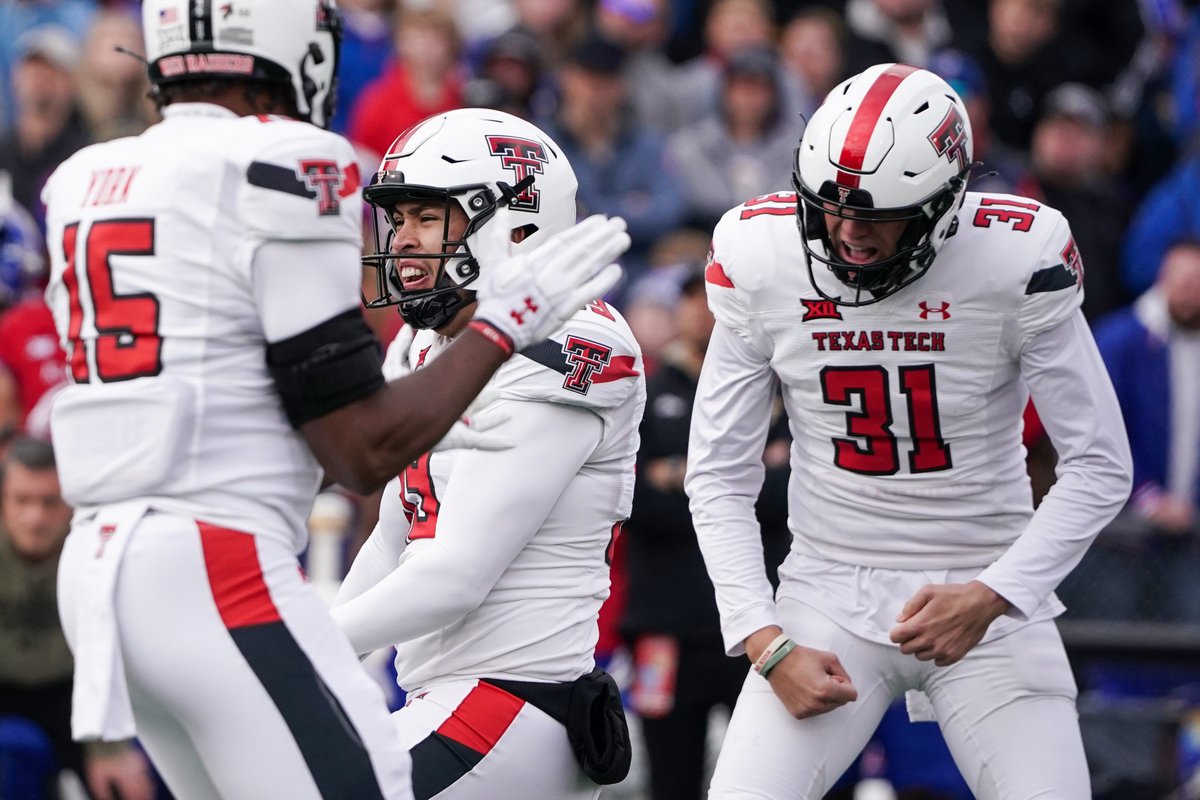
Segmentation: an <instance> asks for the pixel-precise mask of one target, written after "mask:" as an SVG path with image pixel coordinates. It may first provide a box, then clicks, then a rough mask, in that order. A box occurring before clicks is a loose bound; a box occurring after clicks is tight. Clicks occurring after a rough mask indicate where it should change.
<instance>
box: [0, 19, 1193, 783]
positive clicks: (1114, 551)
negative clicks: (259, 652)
mask: <svg viewBox="0 0 1200 800" xmlns="http://www.w3.org/2000/svg"><path fill="white" fill-rule="evenodd" d="M240 2H252V0H229V1H228V2H223V1H222V0H215V2H214V3H213V5H214V7H215V9H216V12H215V13H224V14H230V13H234V11H235V10H236V6H237V5H238V4H239V3H240ZM1198 5H1200V4H1197V3H1196V2H1194V0H1191V1H1190V2H1189V1H1186V0H1103V2H1098V1H1097V0H987V1H986V2H984V0H841V1H839V0H811V1H810V2H803V0H773V1H772V0H340V2H339V6H340V9H341V12H342V15H343V24H344V29H343V36H344V38H343V44H342V52H341V61H340V90H339V104H338V111H337V114H336V116H335V117H334V119H333V123H332V127H333V128H334V130H336V131H338V132H339V133H342V134H344V135H346V136H347V137H348V138H349V139H350V140H351V141H352V142H353V143H354V144H355V146H356V147H357V148H358V150H359V153H360V156H361V164H362V169H363V170H364V173H365V174H370V173H372V172H374V171H375V169H376V166H377V165H378V163H379V160H380V158H381V156H382V155H383V154H384V153H386V151H387V149H388V146H389V144H390V143H391V142H392V140H393V139H394V138H395V137H396V136H397V135H398V134H399V133H400V132H401V131H403V130H404V129H406V128H407V127H409V126H410V125H411V124H413V123H415V122H417V121H418V120H420V119H422V118H423V117H425V116H427V115H429V114H433V113H437V112H441V111H445V110H449V109H453V108H459V107H465V106H485V107H492V108H498V109H503V110H505V111H508V112H510V113H513V114H516V115H518V116H521V117H524V118H526V119H529V120H531V121H532V122H534V123H535V124H537V125H539V126H540V127H541V128H542V129H543V130H545V131H547V132H548V133H549V134H550V135H551V136H552V137H553V138H554V139H555V140H556V141H557V142H558V143H559V144H560V146H561V147H562V148H563V149H564V150H565V151H566V153H567V155H568V157H569V159H570V161H571V163H572V164H573V165H574V168H575V171H576V173H577V175H578V178H579V195H578V197H579V204H580V208H579V212H580V214H581V215H584V214H588V213H593V212H601V213H605V214H609V215H620V216H622V217H624V218H625V219H626V220H627V221H628V223H629V231H630V234H631V236H632V238H633V248H632V249H631V250H630V252H629V254H628V255H627V257H626V259H625V262H624V266H625V267H626V272H627V277H626V279H625V281H624V282H623V283H622V285H621V286H619V287H618V289H617V290H616V291H615V292H614V295H613V296H612V297H610V298H609V300H610V301H611V302H612V303H613V304H614V305H616V306H617V307H618V308H620V309H621V310H622V311H623V312H624V314H625V315H626V317H627V318H628V319H629V321H630V323H631V325H632V326H633V329H634V331H635V334H636V335H637V337H638V339H639V341H640V343H641V345H642V347H643V349H644V351H645V356H646V363H647V368H648V371H649V372H650V378H651V379H650V389H649V392H650V397H649V403H648V405H647V412H646V421H645V423H644V425H643V430H642V435H643V452H642V455H641V457H640V459H639V482H638V495H637V499H636V500H635V510H634V517H633V519H632V520H631V521H630V524H629V527H628V531H627V536H626V537H625V542H624V546H623V547H622V548H621V549H620V550H619V557H618V560H617V563H616V564H615V565H614V575H613V579H614V592H613V598H612V600H611V601H610V603H609V604H608V606H606V609H605V612H604V615H603V618H602V637H601V646H600V657H602V658H609V657H614V654H622V655H623V657H625V658H627V659H628V660H629V663H630V665H631V674H632V675H633V676H634V677H633V678H631V680H630V692H629V703H630V706H631V708H632V709H633V710H634V711H636V712H637V713H638V715H639V717H640V718H641V720H642V724H641V729H642V731H643V736H644V739H645V744H646V748H647V752H648V753H649V759H650V764H651V768H650V769H649V773H648V776H644V782H645V785H646V791H647V792H649V793H650V794H651V796H653V797H654V798H655V799H656V800H663V799H664V798H677V797H678V798H694V797H699V796H700V792H701V782H702V776H703V773H704V758H705V740H706V735H707V734H706V728H707V720H708V718H709V713H710V710H711V709H712V708H713V707H716V706H720V705H728V704H730V703H732V700H733V698H734V697H736V694H737V688H738V685H739V684H740V681H741V677H742V676H743V675H744V674H745V669H746V665H745V664H744V663H741V662H740V661H735V660H733V659H725V658H724V655H723V653H722V651H721V643H720V635H719V630H718V625H717V613H716V607H715V604H714V602H713V599H712V588H711V584H709V583H708V578H707V575H706V573H705V570H704V567H703V563H702V560H701V558H700V553H699V549H698V547H697V545H696V542H695V536H694V532H693V531H692V529H691V522H690V517H689V515H688V511H687V499H686V496H685V495H684V494H683V490H682V478H683V463H684V457H685V455H686V445H687V424H688V420H689V418H690V409H691V399H692V396H693V393H694V389H695V380H696V377H697V375H698V371H699V367H700V364H701V362H702V360H703V356H704V348H705V346H706V343H707V338H708V332H709V331H710V330H711V326H712V321H711V316H709V314H708V311H707V308H706V306H705V302H704V292H703V280H702V278H701V277H700V276H701V274H702V270H703V265H704V261H705V258H706V254H707V250H708V242H709V235H710V232H711V229H712V226H713V225H714V224H715V222H716V221H717V220H718V219H719V218H720V216H721V215H722V214H723V213H724V212H725V211H726V210H727V209H729V208H731V207H732V206H734V205H737V204H739V203H741V202H743V201H745V200H747V199H749V198H752V197H755V196H758V195H762V194H765V193H769V192H776V191H786V190H790V189H791V177H790V172H791V159H792V153H793V149H794V148H795V146H796V143H797V141H798V139H799V136H800V133H801V131H802V130H803V124H804V119H805V117H806V116H807V115H810V114H811V113H812V111H813V110H814V109H815V108H816V106H817V105H818V104H819V103H820V102H821V100H822V98H823V97H824V96H825V94H826V93H827V92H828V91H829V90H830V89H832V88H833V87H834V86H836V85H837V84H838V83H839V82H840V81H841V80H842V79H844V78H846V77H849V76H850V75H853V74H855V73H857V72H859V71H861V70H862V69H864V68H865V67H867V66H869V65H871V64H874V63H879V62H886V61H902V62H906V63H909V64H914V65H918V66H923V67H926V68H928V69H930V70H932V71H934V72H936V73H938V74H940V75H941V76H942V77H944V78H945V79H946V80H947V81H948V82H949V83H950V84H951V85H952V86H953V87H954V88H955V90H956V91H957V92H958V93H959V94H960V95H961V96H962V98H963V100H964V101H965V103H966V106H967V108H968V109H969V113H970V121H971V125H972V128H973V132H974V142H975V158H976V160H977V161H979V162H982V164H981V165H980V166H978V167H977V169H976V170H975V171H974V175H973V179H972V185H971V188H972V189H973V190H976V191H982V192H989V193H1013V194H1019V195H1023V196H1026V197H1029V198H1032V199H1033V200H1034V201H1035V202H1044V203H1047V204H1049V205H1051V206H1053V207H1056V208H1058V209H1060V210H1062V211H1063V212H1064V213H1065V214H1066V216H1067V218H1068V220H1069V221H1070V223H1071V227H1072V230H1073V232H1074V235H1075V240H1076V243H1077V245H1078V248H1079V251H1080V253H1081V255H1082V259H1083V262H1084V265H1085V267H1086V270H1085V279H1084V286H1085V290H1086V299H1085V301H1084V305H1083V310H1084V314H1085V316H1086V317H1087V319H1088V321H1089V322H1090V323H1091V324H1092V326H1093V331H1094V333H1095V335H1096V337H1097V341H1098V342H1099V344H1100V347H1101V351H1102V354H1103V355H1104V358H1105V361H1106V363H1107V364H1108V366H1109V368H1110V371H1111V372H1112V377H1113V380H1114V383H1115V385H1116V387H1117V390H1118V394H1119V396H1120V400H1121V405H1122V410H1123V412H1124V415H1125V424H1126V427H1127V430H1128V432H1129V435H1130V439H1131V443H1132V446H1133V453H1134V464H1135V489H1134V496H1133V499H1132V500H1131V502H1130V504H1129V506H1128V508H1127V509H1126V512H1125V513H1123V514H1122V515H1121V517H1120V518H1119V519H1118V520H1117V522H1116V523H1114V524H1113V526H1112V527H1111V529H1110V530H1106V531H1105V532H1104V534H1102V535H1101V537H1100V539H1099V540H1098V541H1097V543H1096V544H1095V546H1094V547H1093V548H1092V550H1091V551H1090V553H1089V555H1088V556H1087V558H1086V559H1085V561H1084V563H1083V564H1082V565H1081V566H1080V568H1079V569H1078V570H1077V571H1076V572H1075V573H1074V574H1073V575H1072V576H1071V578H1070V579H1068V581H1067V583H1065V584H1064V586H1063V587H1062V592H1061V595H1062V596H1063V599H1064V600H1065V602H1066V603H1067V605H1068V606H1069V608H1070V611H1069V612H1068V618H1071V617H1074V618H1076V619H1104V620H1133V621H1157V622H1170V623H1176V624H1187V625H1200V581H1197V580H1196V575H1200V512H1198V511H1197V504H1198V502H1200V7H1197V6H1198ZM142 51H143V44H142V34H141V24H140V8H139V6H138V4H137V3H136V2H121V1H119V0H112V1H111V2H101V0H0V225H2V228H0V236H2V243H3V256H2V258H0V442H8V441H9V440H11V439H13V437H16V436H18V435H28V436H31V437H34V438H42V439H46V438H48V436H49V426H48V414H47V409H48V406H49V402H50V398H52V396H53V393H54V390H55V388H56V387H58V386H60V385H61V384H62V383H63V382H64V381H65V380H66V374H65V370H64V366H63V361H62V353H61V351H60V350H59V348H58V344H57V337H56V335H55V333H54V326H53V322H52V320H51V318H50V313H49V310H48V309H47V308H46V306H45V305H44V303H43V301H42V299H41V289H42V287H43V285H44V281H45V277H46V276H45V264H46V263H47V262H46V258H45V246H46V244H45V243H44V241H43V236H42V230H43V228H42V224H43V221H42V214H43V209H42V206H41V202H40V199H39V194H40V191H41V187H42V184H43V182H44V181H45V179H46V177H47V176H48V175H49V174H50V172H51V171H52V170H53V169H54V168H55V167H56V166H57V164H58V163H59V162H61V161H62V160H63V159H64V158H66V157H67V156H69V155H70V154H72V153H73V152H74V151H76V150H77V149H79V148H80V147H82V146H84V145H86V144H88V143H91V142H97V141H103V140H107V139H111V138H114V137H120V136H128V135H134V134H137V133H138V132H140V131H141V130H143V129H145V128H146V127H147V126H149V125H151V124H153V123H154V122H155V121H156V120H157V118H158V117H157V114H156V112H155V110H154V105H153V103H152V102H151V101H150V100H149V99H148V98H147V92H148V89H149V84H148V82H147V80H146V71H145V67H144V64H143V63H142V62H141V61H140V57H141V53H142ZM50 245H51V246H54V243H50ZM797 257H798V258H799V257H800V255H799V250H798V251H797ZM796 266H797V268H798V269H801V268H803V265H802V264H801V263H799V262H798V263H797V265H796ZM935 268H936V267H935ZM369 321H370V323H371V325H372V327H373V328H374V330H375V331H376V332H377V334H378V336H379V337H380V340H381V341H382V342H385V343H386V342H387V341H389V340H390V338H391V336H392V335H393V334H394V332H395V331H396V330H397V328H398V327H399V325H400V319H399V317H398V315H396V314H394V313H391V312H390V311H389V310H382V311H373V312H370V319H369ZM1112 422H1113V424H1114V425H1115V424H1120V421H1118V420H1113V421H1112ZM1023 436H1024V439H1025V442H1026V445H1027V447H1028V448H1029V453H1030V473H1031V476H1032V478H1033V484H1034V490H1035V497H1040V496H1041V494H1043V493H1044V492H1045V491H1046V490H1048V488H1049V487H1050V486H1051V485H1052V484H1053V480H1054V473H1053V467H1054V454H1053V448H1052V447H1051V446H1050V444H1049V442H1048V441H1047V440H1046V437H1045V434H1044V432H1043V431H1042V430H1041V428H1040V426H1039V425H1038V422H1037V416H1036V409H1033V408H1030V409H1029V411H1028V412H1027V414H1026V427H1025V430H1024V433H1023ZM787 447H788V433H787V427H786V421H785V420H782V419H781V424H779V425H778V426H776V428H775V429H773V431H772V434H771V437H770V439H769V441H768V444H767V448H766V450H765V452H764V462H765V463H766V465H767V467H768V472H767V474H768V477H767V482H766V485H765V487H764V492H763V497H762V502H761V503H760V508H759V512H760V517H761V519H762V521H763V529H764V542H765V544H766V548H767V552H768V554H774V556H773V557H774V559H775V561H776V562H777V561H778V560H779V559H781V558H782V557H783V555H784V554H785V553H786V551H787V542H788V534H787V528H786V519H785V517H786V501H785V497H784V491H783V487H784V486H785V484H786V480H787V474H788V471H787ZM38 463H41V462H38ZM5 502H6V503H7V502H8V501H7V495H5ZM335 505H336V504H335ZM323 507H325V508H329V507H330V505H329V504H328V503H326V504H325V505H324V506H323ZM4 511H5V512H6V516H5V517H4V518H3V519H4V523H3V524H0V534H3V533H4V532H5V529H6V528H7V527H9V526H10V525H11V524H13V523H10V521H9V519H8V516H7V511H8V509H4ZM372 513H373V511H372V501H371V500H370V499H367V500H365V501H363V502H362V503H360V504H355V503H350V504H346V506H345V513H343V514H342V516H341V521H342V525H343V527H344V530H342V533H343V534H345V540H346V541H347V542H348V544H347V546H346V549H347V551H348V553H347V555H349V554H350V553H352V552H353V549H354V544H353V542H354V541H356V540H358V539H359V538H360V537H361V533H362V531H364V530H369V527H370V522H371V517H372ZM323 524H324V523H323ZM62 533H63V534H64V535H65V528H63V530H62ZM7 538H8V537H7V536H4V535H0V554H7V553H8V551H9V550H10V549H11V545H9V544H8V543H7ZM44 561H45V559H38V564H32V562H30V565H31V569H34V568H36V569H40V570H43V571H44V570H45V569H46V567H45V566H44V563H43V562H44ZM318 571H319V570H318ZM333 577H334V578H335V579H336V577H337V576H336V575H334V576H333ZM43 583H44V580H43ZM13 602H14V603H18V601H13ZM50 602H52V598H51V600H50ZM4 603H5V600H4V595H0V625H11V624H13V622H12V617H13V616H14V614H15V612H14V614H9V613H8V612H7V611H6V610H5V607H4ZM10 605H11V604H10ZM14 607H15V606H14ZM22 641H23V640H22ZM18 661H19V660H18ZM13 663H16V662H13ZM6 665H10V661H9V660H7V659H0V697H2V696H5V695H6V694H7V693H9V689H11V688H12V687H14V686H22V687H26V688H28V686H27V685H28V683H29V678H28V676H27V675H20V674H7V670H8V667H6ZM11 670H12V671H20V670H19V669H18V668H17V667H11ZM46 680H47V681H49V682H50V683H53V682H54V681H61V680H64V678H63V677H62V675H61V674H54V675H50V676H49V677H47V678H46ZM4 713H5V709H4V707H2V706H0V715H2V714H4ZM885 725H886V723H885ZM1198 748H1200V745H1198ZM872 752H874V751H873V750H871V749H870V748H869V749H868V759H867V762H868V766H867V769H868V771H869V770H870V766H869V764H870V758H871V753H872ZM1197 752H1198V753H1200V749H1198V750H1197ZM1198 757H1200V756H1198ZM917 760H918V761H920V760H921V759H919V758H918V759H917ZM1157 766H1161V765H1157ZM1134 777H1135V778H1136V777H1137V776H1134ZM1142 777H1144V776H1142ZM1117 779H1121V780H1124V779H1128V780H1133V778H1130V777H1129V775H1128V774H1126V775H1124V776H1118V778H1117ZM1146 780H1147V781H1149V780H1151V779H1146ZM1134 783H1136V781H1134ZM946 792H948V794H945V795H941V796H956V795H954V794H953V790H952V789H946ZM1110 796H1114V797H1116V796H1135V795H1129V794H1126V795H1119V794H1118V795H1110ZM1146 796H1151V795H1146ZM1189 796H1190V795H1189Z"/></svg>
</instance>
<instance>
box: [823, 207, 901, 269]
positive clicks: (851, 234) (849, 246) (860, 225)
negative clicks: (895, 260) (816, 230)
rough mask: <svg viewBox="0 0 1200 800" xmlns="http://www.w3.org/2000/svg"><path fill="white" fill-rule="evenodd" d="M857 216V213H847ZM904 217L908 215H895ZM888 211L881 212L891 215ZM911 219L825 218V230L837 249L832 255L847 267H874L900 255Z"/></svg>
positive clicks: (835, 216)
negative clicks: (872, 265)
mask: <svg viewBox="0 0 1200 800" xmlns="http://www.w3.org/2000/svg"><path fill="white" fill-rule="evenodd" d="M846 213H848V214H853V213H854V212H846ZM894 213H896V214H897V215H898V216H902V215H903V214H904V212H894ZM887 215H888V212H885V211H881V212H877V216H887ZM908 223H909V220H907V219H897V220H886V221H872V222H866V221H864V220H861V219H856V218H854V217H853V216H846V217H839V216H837V215H836V214H826V215H825V228H826V230H828V231H829V242H830V244H831V245H832V246H833V252H832V253H831V254H830V255H832V256H833V257H834V258H836V259H837V260H839V261H843V262H845V263H847V264H872V263H874V262H876V261H882V260H883V259H885V258H891V257H892V256H894V255H896V251H897V250H898V247H897V244H898V243H899V241H900V237H901V236H902V235H903V234H904V229H905V228H906V227H907V226H908Z"/></svg>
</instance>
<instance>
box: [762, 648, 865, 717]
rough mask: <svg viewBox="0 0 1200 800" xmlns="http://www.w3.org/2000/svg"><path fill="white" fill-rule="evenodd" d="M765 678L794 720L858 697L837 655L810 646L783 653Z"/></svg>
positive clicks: (825, 710) (814, 714)
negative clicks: (784, 654)
mask: <svg viewBox="0 0 1200 800" xmlns="http://www.w3.org/2000/svg"><path fill="white" fill-rule="evenodd" d="M767 681H768V682H769V683H770V684H771V689H772V690H773V691H774V692H775V696H776V697H778V698H779V700H780V702H782V703H783V706H784V708H786V709H787V711H788V713H789V714H791V715H792V716H793V717H795V718H796V719H805V718H806V717H815V716H817V715H819V714H825V713H828V712H830V711H833V710H834V709H835V708H840V707H841V706H844V705H845V704H846V703H852V702H854V701H855V700H857V699H858V690H857V689H855V688H854V684H853V683H851V682H850V676H849V675H847V674H846V670H845V668H843V667H842V662H841V661H839V660H838V657H837V656H836V655H834V654H833V653H830V652H827V651H825V650H814V649H812V648H811V647H797V648H796V649H794V650H793V651H792V652H790V653H788V654H787V655H786V656H784V658H783V660H782V661H780V662H779V663H778V664H777V665H776V666H775V668H774V669H773V670H771V674H770V676H768V678H767Z"/></svg>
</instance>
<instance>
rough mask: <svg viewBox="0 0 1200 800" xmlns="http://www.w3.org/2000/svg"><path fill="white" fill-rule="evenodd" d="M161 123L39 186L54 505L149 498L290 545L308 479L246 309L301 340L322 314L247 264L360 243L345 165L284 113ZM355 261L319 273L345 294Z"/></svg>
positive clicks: (314, 472) (350, 168)
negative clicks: (60, 480)
mask: <svg viewBox="0 0 1200 800" xmlns="http://www.w3.org/2000/svg"><path fill="white" fill-rule="evenodd" d="M165 117H166V118H165V120H164V121H163V122H162V123H160V124H158V125H155V126H153V127H151V128H149V129H148V130H147V131H145V132H144V133H142V134H141V135H139V136H136V137H131V138H124V139H118V140H114V141H110V142H106V143H102V144H97V145H94V146H91V147H88V148H85V149H84V150H81V151H80V152H78V153H77V154H75V155H74V156H72V157H71V158H70V159H68V160H67V161H66V162H64V163H63V164H62V165H61V166H60V167H59V168H58V169H57V170H56V171H55V173H54V174H53V175H52V176H51V178H50V179H49V182H48V184H47V186H46V189H45V193H44V200H45V201H46V205H47V207H48V218H47V224H48V229H49V231H48V232H49V248H50V254H51V259H52V271H51V276H50V284H49V287H48V288H47V290H46V298H47V301H48V303H49V305H50V307H51V309H52V311H53V313H54V318H55V323H56V325H57V327H58V331H59V335H60V337H61V341H62V344H63V347H64V349H65V351H66V353H67V356H68V366H69V372H70V374H71V377H72V379H73V382H74V384H75V385H74V386H71V387H68V389H66V390H65V391H64V393H63V395H61V396H60V398H59V399H58V400H57V401H56V405H55V410H54V415H55V420H54V423H53V424H54V429H55V430H54V435H55V440H56V445H58V446H59V447H60V467H62V468H63V472H64V484H63V490H64V495H65V496H66V497H67V498H68V499H70V500H72V502H74V503H75V504H77V505H80V506H83V507H84V508H83V510H84V511H86V508H87V507H89V506H95V505H100V504H104V503H110V502H115V501H119V500H122V499H126V498H128V497H147V498H150V501H151V507H153V508H159V509H162V510H164V511H171V512H178V513H183V514H187V515H190V516H193V517H195V518H197V519H200V520H203V521H207V522H212V523H216V524H220V525H224V526H227V527H231V528H235V529H239V530H245V531H248V532H253V533H267V534H269V535H273V536H280V537H284V538H285V539H286V540H287V541H288V542H289V543H291V544H292V545H293V547H294V549H295V550H297V551H298V550H299V549H300V548H301V547H302V546H303V542H304V533H303V532H304V530H305V518H306V516H307V513H308V509H309V507H310V506H311V504H312V500H313V497H314V494H315V491H316V489H317V487H318V485H319V483H320V479H321V470H320V468H319V465H318V464H317V462H316V460H315V459H314V457H313V455H312V453H311V452H310V450H309V448H308V447H307V445H306V443H305V442H304V440H303V438H302V437H301V436H300V435H299V434H298V433H297V432H296V431H295V430H293V429H292V428H291V426H290V425H289V424H288V421H287V419H286V418H285V416H284V412H283V409H282V405H281V402H280V399H279V396H278V394H277V392H276V389H275V385H274V383H273V381H272V378H271V375H270V374H269V372H268V370H267V365H266V356H265V348H266V344H267V342H266V339H265V338H264V332H263V325H262V322H261V320H260V308H261V307H264V306H265V307H268V308H271V309H275V308H276V307H278V308H279V309H280V310H279V312H278V313H279V314H286V315H293V318H294V319H295V320H296V321H297V322H298V323H299V324H297V325H295V326H294V329H295V330H298V331H299V330H305V329H307V328H309V327H312V326H315V325H316V324H318V323H320V322H322V321H324V320H325V319H327V318H328V317H329V316H330V314H329V309H328V308H325V309H322V308H311V307H307V305H306V304H301V303H296V302H295V300H294V299H293V298H289V297H288V296H279V297H267V298H263V297H259V298H257V299H256V296H255V287H254V281H253V275H252V269H251V265H252V261H253V259H254V256H255V253H256V251H257V250H258V249H259V247H260V246H261V245H262V244H264V243H265V242H268V241H271V240H282V241H291V242H305V243H308V242H336V243H339V244H343V243H344V244H346V245H352V246H353V247H354V248H355V250H357V248H358V247H360V246H361V232H360V228H361V217H360V215H361V203H360V201H359V193H358V190H359V177H358V169H357V164H356V161H355V154H354V151H353V149H352V148H351V146H350V145H349V143H348V142H346V140H344V139H342V138H341V137H339V136H337V135H335V134H332V133H329V132H326V131H323V130H321V129H319V128H316V127H314V126H312V125H309V124H307V123H302V122H296V121H292V120H287V119H283V118H275V117H237V116H236V115H234V114H233V113H232V112H229V111H226V110H225V109H222V108H220V107H218V106H214V105H209V104H173V105H171V106H170V107H169V108H167V109H166V113H165ZM356 266H357V265H351V266H346V265H339V264H329V265H328V268H329V269H330V270H336V271H341V270H344V271H345V276H344V278H341V277H340V274H339V277H338V278H337V280H339V281H342V280H344V282H345V284H346V296H347V297H350V298H353V297H355V296H356V295H357V286H358V283H359V277H360V276H359V273H358V270H357V269H356ZM338 285H339V287H340V283H339V284H338ZM347 307H352V306H347ZM272 313H273V314H274V313H275V311H274V310H272ZM309 317H311V321H308V318H309Z"/></svg>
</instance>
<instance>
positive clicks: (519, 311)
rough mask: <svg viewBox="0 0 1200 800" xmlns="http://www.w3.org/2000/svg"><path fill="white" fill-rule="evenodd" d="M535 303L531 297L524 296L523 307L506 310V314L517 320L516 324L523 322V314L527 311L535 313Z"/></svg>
mask: <svg viewBox="0 0 1200 800" xmlns="http://www.w3.org/2000/svg"><path fill="white" fill-rule="evenodd" d="M537 310H538V307H537V303H535V302H533V298H532V297H526V298H525V308H514V309H513V310H512V311H510V312H508V315H509V316H510V317H512V318H513V319H515V320H516V321H517V324H518V325H524V324H525V315H526V314H529V313H535V314H536V313H537Z"/></svg>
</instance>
